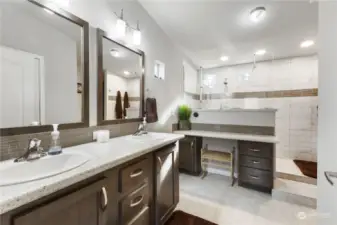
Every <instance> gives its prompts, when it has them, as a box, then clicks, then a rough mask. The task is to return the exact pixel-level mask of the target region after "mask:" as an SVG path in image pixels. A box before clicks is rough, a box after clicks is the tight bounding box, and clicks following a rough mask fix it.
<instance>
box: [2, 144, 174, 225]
mask: <svg viewBox="0 0 337 225" xmlns="http://www.w3.org/2000/svg"><path fill="white" fill-rule="evenodd" d="M178 153H179V150H178V145H176V144H170V145H168V146H166V147H163V148H161V149H159V150H158V151H156V152H154V153H149V154H146V155H143V156H140V157H139V158H136V159H133V160H130V161H128V162H126V163H124V164H122V165H119V166H117V167H115V168H112V169H110V170H108V171H104V172H102V173H100V174H98V175H96V176H93V177H91V178H88V179H86V180H84V181H81V182H79V183H77V184H74V185H71V186H69V187H67V188H65V189H62V190H59V191H57V192H55V193H53V194H51V195H49V196H46V197H43V198H41V199H38V200H36V201H34V202H31V203H29V204H27V205H24V206H21V207H19V208H17V209H15V210H12V211H10V212H8V213H5V214H3V215H0V224H1V225H32V224H34V225H46V224H48V225H60V224H62V225H152V224H156V225H161V224H163V223H164V222H165V221H166V220H167V219H168V217H169V216H170V215H171V213H172V212H173V210H174V208H175V206H176V205H177V203H178V201H179V168H178V167H179V163H178V160H179V155H178Z"/></svg>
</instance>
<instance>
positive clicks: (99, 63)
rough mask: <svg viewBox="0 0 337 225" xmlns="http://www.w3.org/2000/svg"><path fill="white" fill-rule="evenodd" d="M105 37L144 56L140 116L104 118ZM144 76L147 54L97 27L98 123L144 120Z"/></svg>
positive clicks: (107, 123)
mask: <svg viewBox="0 0 337 225" xmlns="http://www.w3.org/2000/svg"><path fill="white" fill-rule="evenodd" d="M103 38H106V39H108V40H110V41H111V42H113V43H115V44H116V45H119V46H121V47H123V48H126V49H128V50H130V51H132V52H134V53H136V54H138V55H139V56H140V57H141V58H142V64H141V67H142V71H143V73H142V75H141V78H140V86H141V87H140V117H139V118H132V119H115V120H105V119H104V73H105V71H104V68H103ZM144 76H145V54H144V52H143V51H141V50H139V49H133V48H130V47H128V46H125V45H123V44H122V43H120V42H118V41H115V40H113V39H112V38H110V37H109V35H108V34H107V33H106V32H105V31H104V30H101V29H99V28H98V29H97V125H109V124H121V123H132V122H141V121H143V116H144V105H145V104H144Z"/></svg>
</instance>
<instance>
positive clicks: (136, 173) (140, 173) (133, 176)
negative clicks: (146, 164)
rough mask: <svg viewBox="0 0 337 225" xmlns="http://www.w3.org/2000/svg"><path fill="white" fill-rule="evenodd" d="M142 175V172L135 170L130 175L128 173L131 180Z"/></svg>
mask: <svg viewBox="0 0 337 225" xmlns="http://www.w3.org/2000/svg"><path fill="white" fill-rule="evenodd" d="M142 174H143V170H142V169H136V170H135V171H133V172H132V173H130V177H131V178H135V177H138V176H140V175H142Z"/></svg>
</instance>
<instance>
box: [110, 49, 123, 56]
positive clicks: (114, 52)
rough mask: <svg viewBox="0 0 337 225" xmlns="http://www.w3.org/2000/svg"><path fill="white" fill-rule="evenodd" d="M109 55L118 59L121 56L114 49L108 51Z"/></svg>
mask: <svg viewBox="0 0 337 225" xmlns="http://www.w3.org/2000/svg"><path fill="white" fill-rule="evenodd" d="M110 55H112V56H113V57H116V58H118V57H120V56H121V55H120V54H119V51H117V50H116V49H111V50H110Z"/></svg>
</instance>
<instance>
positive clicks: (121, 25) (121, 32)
mask: <svg viewBox="0 0 337 225" xmlns="http://www.w3.org/2000/svg"><path fill="white" fill-rule="evenodd" d="M123 14H124V12H123V9H122V10H121V16H120V17H118V19H117V22H116V33H117V36H118V37H125V35H126V22H125V20H124V15H123Z"/></svg>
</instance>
